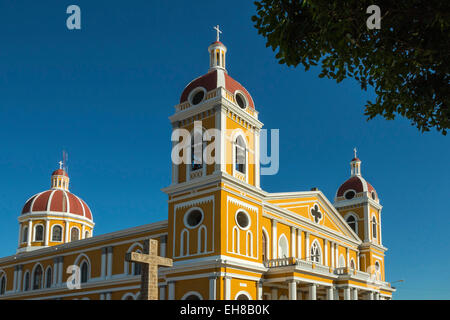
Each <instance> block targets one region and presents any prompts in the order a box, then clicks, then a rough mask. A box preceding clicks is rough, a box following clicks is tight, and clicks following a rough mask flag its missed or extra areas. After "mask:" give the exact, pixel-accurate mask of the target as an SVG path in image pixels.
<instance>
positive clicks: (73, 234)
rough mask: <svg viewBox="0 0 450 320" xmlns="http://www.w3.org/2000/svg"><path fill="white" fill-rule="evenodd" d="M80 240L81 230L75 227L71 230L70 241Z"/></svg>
mask: <svg viewBox="0 0 450 320" xmlns="http://www.w3.org/2000/svg"><path fill="white" fill-rule="evenodd" d="M79 239H80V230H79V229H78V228H77V227H73V228H72V230H70V241H76V240H79Z"/></svg>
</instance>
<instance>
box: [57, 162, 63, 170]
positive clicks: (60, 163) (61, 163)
mask: <svg viewBox="0 0 450 320" xmlns="http://www.w3.org/2000/svg"><path fill="white" fill-rule="evenodd" d="M58 163H59V168H60V169H62V167H63V162H62V161H60V162H58Z"/></svg>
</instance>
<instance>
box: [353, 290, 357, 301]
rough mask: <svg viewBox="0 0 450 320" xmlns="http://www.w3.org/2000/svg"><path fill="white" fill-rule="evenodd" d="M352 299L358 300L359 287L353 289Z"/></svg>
mask: <svg viewBox="0 0 450 320" xmlns="http://www.w3.org/2000/svg"><path fill="white" fill-rule="evenodd" d="M352 300H358V289H357V288H353V290H352Z"/></svg>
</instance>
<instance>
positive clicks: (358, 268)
mask: <svg viewBox="0 0 450 320" xmlns="http://www.w3.org/2000/svg"><path fill="white" fill-rule="evenodd" d="M360 259H361V256H360V254H359V252H358V258H357V260H358V261H356V265H357V266H356V268H357V270H361V268H360V266H359V264H360V261H359V260H360Z"/></svg>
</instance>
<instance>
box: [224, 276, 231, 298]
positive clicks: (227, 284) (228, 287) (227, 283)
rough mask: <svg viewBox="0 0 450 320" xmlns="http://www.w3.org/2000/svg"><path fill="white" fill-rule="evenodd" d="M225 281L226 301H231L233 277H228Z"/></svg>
mask: <svg viewBox="0 0 450 320" xmlns="http://www.w3.org/2000/svg"><path fill="white" fill-rule="evenodd" d="M223 279H224V282H225V283H224V286H225V300H230V299H231V277H229V276H226V277H224V278H223Z"/></svg>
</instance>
